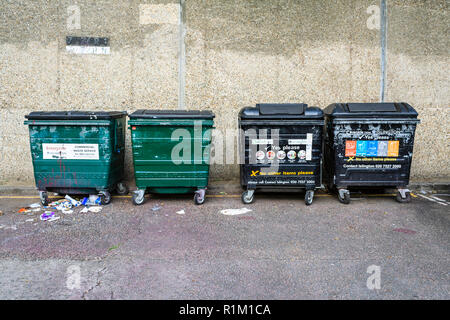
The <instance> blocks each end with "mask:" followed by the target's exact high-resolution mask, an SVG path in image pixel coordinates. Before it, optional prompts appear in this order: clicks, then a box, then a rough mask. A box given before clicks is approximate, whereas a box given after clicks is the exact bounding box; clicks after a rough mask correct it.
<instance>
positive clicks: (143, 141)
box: [130, 119, 212, 193]
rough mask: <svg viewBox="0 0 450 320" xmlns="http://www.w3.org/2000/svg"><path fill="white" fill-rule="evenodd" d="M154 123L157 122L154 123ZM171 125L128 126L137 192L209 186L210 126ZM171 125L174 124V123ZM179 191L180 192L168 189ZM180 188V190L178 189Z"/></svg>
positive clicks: (133, 123) (191, 124) (164, 123)
mask: <svg viewBox="0 0 450 320" xmlns="http://www.w3.org/2000/svg"><path fill="white" fill-rule="evenodd" d="M155 122H157V121H155ZM194 122H195V123H197V124H198V123H199V122H198V120H197V121H190V122H186V121H184V123H183V125H182V126H180V125H177V124H175V125H171V123H170V122H168V121H164V122H161V125H158V123H152V124H151V125H148V123H149V122H148V119H147V120H145V123H146V125H139V121H137V120H134V121H133V122H132V123H131V124H130V125H131V139H132V149H133V163H134V170H135V178H136V186H137V187H138V188H140V189H146V188H152V190H153V191H155V192H161V190H160V189H157V188H158V187H160V188H168V189H166V190H165V192H169V193H170V192H171V190H172V191H173V193H178V192H179V190H190V189H183V188H205V187H206V186H207V185H208V177H209V160H210V143H211V129H212V127H211V126H210V125H201V126H194ZM174 123H177V121H175V122H174ZM170 188H179V189H170ZM180 188H181V189H180Z"/></svg>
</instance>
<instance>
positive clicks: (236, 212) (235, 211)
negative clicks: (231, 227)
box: [220, 208, 252, 216]
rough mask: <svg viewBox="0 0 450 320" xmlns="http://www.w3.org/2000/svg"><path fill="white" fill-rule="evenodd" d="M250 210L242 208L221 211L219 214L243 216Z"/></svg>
mask: <svg viewBox="0 0 450 320" xmlns="http://www.w3.org/2000/svg"><path fill="white" fill-rule="evenodd" d="M250 211H252V210H250V209H247V208H242V209H225V210H221V211H220V213H221V214H223V215H226V216H235V215H239V214H244V213H247V212H250Z"/></svg>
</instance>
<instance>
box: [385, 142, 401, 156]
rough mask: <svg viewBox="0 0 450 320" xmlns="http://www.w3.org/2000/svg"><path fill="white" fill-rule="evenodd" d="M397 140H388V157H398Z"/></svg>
mask: <svg viewBox="0 0 450 320" xmlns="http://www.w3.org/2000/svg"><path fill="white" fill-rule="evenodd" d="M399 146H400V144H399V142H398V141H389V142H388V157H398V149H399Z"/></svg>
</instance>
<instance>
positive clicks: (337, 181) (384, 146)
mask: <svg viewBox="0 0 450 320" xmlns="http://www.w3.org/2000/svg"><path fill="white" fill-rule="evenodd" d="M325 113H326V122H327V134H326V138H325V159H326V161H325V167H326V168H327V172H326V176H327V180H328V183H329V186H330V187H336V188H338V189H339V188H348V187H397V188H404V187H406V186H407V185H408V184H409V175H410V169H411V160H412V156H413V146H414V133H415V130H416V125H417V123H419V120H418V119H417V112H416V111H415V110H414V109H413V108H412V107H411V106H410V105H409V104H406V103H366V104H364V103H348V104H332V105H330V106H328V107H327V108H326V109H325Z"/></svg>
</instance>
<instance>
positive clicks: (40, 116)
mask: <svg viewBox="0 0 450 320" xmlns="http://www.w3.org/2000/svg"><path fill="white" fill-rule="evenodd" d="M126 114H127V112H126V111H34V112H31V113H30V114H28V115H26V116H25V118H26V119H28V120H109V119H114V118H120V117H123V116H125V115H126Z"/></svg>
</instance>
